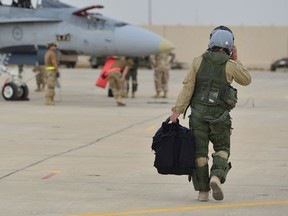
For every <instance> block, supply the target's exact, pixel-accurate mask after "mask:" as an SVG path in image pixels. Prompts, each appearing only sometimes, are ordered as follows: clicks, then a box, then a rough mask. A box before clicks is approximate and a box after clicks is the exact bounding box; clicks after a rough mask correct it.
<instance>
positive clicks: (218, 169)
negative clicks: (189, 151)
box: [170, 27, 251, 201]
mask: <svg viewBox="0 0 288 216" xmlns="http://www.w3.org/2000/svg"><path fill="white" fill-rule="evenodd" d="M226 29H227V27H226ZM216 30H217V31H216ZM233 40H234V36H233V33H232V31H231V30H230V29H229V30H228V29H227V30H224V29H223V28H222V29H215V31H213V32H212V33H211V38H210V41H209V44H208V47H209V48H208V50H207V51H206V52H205V53H203V54H202V55H201V56H199V57H197V58H195V59H194V60H193V63H192V65H191V67H190V69H189V70H188V73H187V75H186V77H185V79H184V81H183V87H182V90H181V91H180V93H179V96H178V98H177V101H176V104H175V106H174V107H173V108H172V112H173V113H172V114H171V116H170V120H171V121H172V122H177V119H178V117H179V115H180V114H182V113H184V111H185V108H186V107H188V106H190V107H191V115H190V116H189V127H190V130H191V131H193V132H194V136H195V144H196V169H195V172H194V173H193V174H192V179H193V184H194V189H195V190H196V191H199V194H198V200H199V201H208V200H209V191H210V189H212V196H213V198H214V199H215V200H223V199H224V193H223V190H222V184H224V182H225V180H226V176H227V173H228V171H229V170H230V168H231V163H230V162H228V160H229V156H230V136H231V130H232V127H231V126H232V123H231V117H230V114H229V112H230V111H231V109H233V108H234V107H235V105H236V103H237V90H236V89H235V88H233V87H232V86H231V85H230V84H231V83H232V81H236V82H237V83H238V84H240V85H243V86H247V85H249V84H250V82H251V76H250V74H249V72H248V71H247V69H245V68H244V67H243V65H242V63H241V62H240V61H239V60H238V58H237V49H236V47H235V46H234V43H233ZM210 141H211V143H212V144H213V149H214V153H213V154H212V158H213V162H212V166H211V169H210V173H209V165H208V159H209V157H208V153H209V147H208V146H209V142H210Z"/></svg>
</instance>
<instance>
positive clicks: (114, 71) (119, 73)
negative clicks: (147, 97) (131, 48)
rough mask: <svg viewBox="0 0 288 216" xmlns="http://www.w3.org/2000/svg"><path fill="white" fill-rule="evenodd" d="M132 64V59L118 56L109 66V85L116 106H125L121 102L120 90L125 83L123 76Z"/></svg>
mask: <svg viewBox="0 0 288 216" xmlns="http://www.w3.org/2000/svg"><path fill="white" fill-rule="evenodd" d="M132 65H133V61H132V60H129V59H125V58H118V59H117V60H116V61H115V62H114V63H113V64H112V65H111V67H110V68H109V72H108V78H109V87H110V89H111V90H112V93H113V96H114V98H115V99H116V102H117V105H118V106H126V104H125V103H124V102H123V96H122V90H123V86H124V84H125V77H126V75H127V73H128V71H129V68H130V67H131V66H132Z"/></svg>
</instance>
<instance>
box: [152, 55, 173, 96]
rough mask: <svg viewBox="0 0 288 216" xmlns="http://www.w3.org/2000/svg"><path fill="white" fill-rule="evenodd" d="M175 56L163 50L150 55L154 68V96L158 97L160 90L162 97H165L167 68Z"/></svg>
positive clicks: (167, 79)
mask: <svg viewBox="0 0 288 216" xmlns="http://www.w3.org/2000/svg"><path fill="white" fill-rule="evenodd" d="M174 58H175V55H174V53H172V52H164V53H159V54H157V55H155V56H151V63H152V66H153V69H154V82H155V90H156V94H155V95H154V96H153V97H154V98H160V97H161V96H160V94H161V92H163V96H162V97H163V98H167V93H168V81H169V70H170V68H171V63H172V62H173V60H174Z"/></svg>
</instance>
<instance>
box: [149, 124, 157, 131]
mask: <svg viewBox="0 0 288 216" xmlns="http://www.w3.org/2000/svg"><path fill="white" fill-rule="evenodd" d="M156 127H157V125H156V124H154V125H151V126H150V127H149V128H146V131H152V130H154V129H155V128H156Z"/></svg>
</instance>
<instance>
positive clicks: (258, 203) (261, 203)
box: [70, 200, 288, 216]
mask: <svg viewBox="0 0 288 216" xmlns="http://www.w3.org/2000/svg"><path fill="white" fill-rule="evenodd" d="M284 204H288V200H284V201H273V202H251V203H234V204H233V203H232V204H219V205H207V206H187V207H178V208H163V209H147V210H137V211H127V212H110V213H99V214H78V215H70V216H114V215H136V214H147V213H163V212H175V211H188V210H199V209H217V208H232V207H249V206H262V205H284Z"/></svg>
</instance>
